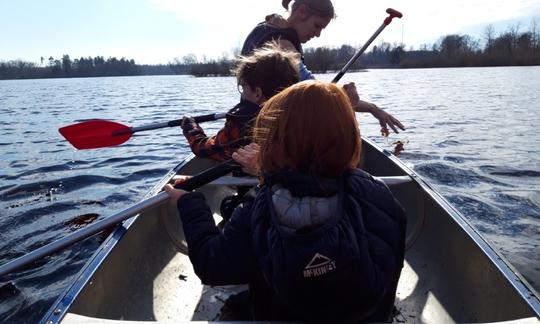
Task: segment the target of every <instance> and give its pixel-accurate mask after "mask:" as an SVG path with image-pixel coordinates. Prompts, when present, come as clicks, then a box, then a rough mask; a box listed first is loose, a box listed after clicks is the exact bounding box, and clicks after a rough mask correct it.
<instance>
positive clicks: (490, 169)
mask: <svg viewBox="0 0 540 324" xmlns="http://www.w3.org/2000/svg"><path fill="white" fill-rule="evenodd" d="M479 169H480V170H482V171H483V172H486V173H488V174H491V175H497V176H505V177H517V178H521V177H540V171H537V170H522V169H516V168H512V167H508V166H504V167H503V166H495V165H482V166H480V167H479Z"/></svg>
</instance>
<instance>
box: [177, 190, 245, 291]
mask: <svg viewBox="0 0 540 324" xmlns="http://www.w3.org/2000/svg"><path fill="white" fill-rule="evenodd" d="M173 190H174V189H173ZM177 207H178V210H179V212H180V216H181V218H182V223H183V227H184V233H185V235H186V241H187V244H188V247H189V258H190V260H191V263H192V264H193V268H194V270H195V273H196V274H197V276H198V277H199V278H200V279H201V281H202V282H203V283H204V284H209V285H226V284H245V283H248V281H249V278H250V274H251V272H252V269H253V266H254V264H255V263H254V257H253V255H252V253H251V244H250V241H251V239H250V236H249V212H250V209H249V208H247V207H243V208H242V207H240V208H237V209H236V210H235V213H234V214H233V216H232V217H231V219H230V221H229V223H227V225H226V226H225V228H224V230H223V232H220V230H219V229H218V228H217V227H216V225H215V223H214V219H213V218H212V212H211V210H210V208H209V207H208V205H207V204H206V202H205V200H204V196H203V195H202V194H201V193H199V192H193V193H186V194H183V195H182V196H181V197H180V199H178V203H177Z"/></svg>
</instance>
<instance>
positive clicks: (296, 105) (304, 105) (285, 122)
mask: <svg viewBox="0 0 540 324" xmlns="http://www.w3.org/2000/svg"><path fill="white" fill-rule="evenodd" d="M253 141H254V142H255V143H257V144H259V145H260V147H261V148H260V153H259V158H258V166H259V168H260V170H261V171H262V172H270V173H272V172H277V171H280V170H283V169H292V170H294V171H298V172H301V173H306V174H311V175H317V176H322V177H336V176H338V175H339V174H341V173H342V172H343V171H345V170H347V169H349V168H354V167H356V166H358V164H359V162H360V154H361V140H360V131H359V129H358V123H357V122H356V117H355V114H354V111H353V109H352V107H351V103H350V101H349V98H348V97H347V95H346V93H345V92H344V91H343V89H342V88H341V87H338V86H337V85H335V84H332V83H326V82H322V81H304V82H300V83H297V84H295V85H293V86H291V87H289V88H287V89H285V90H283V91H282V92H280V93H279V94H277V95H275V96H274V97H272V98H271V99H270V100H268V101H267V102H266V103H265V104H264V106H263V108H262V109H261V111H260V113H259V115H258V117H257V120H256V122H255V127H254V129H253Z"/></svg>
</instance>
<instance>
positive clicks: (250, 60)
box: [233, 42, 300, 104]
mask: <svg viewBox="0 0 540 324" xmlns="http://www.w3.org/2000/svg"><path fill="white" fill-rule="evenodd" d="M299 66H300V55H299V54H298V53H296V52H292V51H289V50H285V49H283V48H282V47H280V45H279V44H278V43H277V42H269V43H267V44H265V46H263V47H261V48H259V49H256V50H255V51H254V52H253V53H252V54H251V55H249V56H241V57H239V58H238V59H237V62H236V67H235V69H234V70H233V73H234V74H236V80H237V82H238V86H239V88H241V89H242V91H241V93H242V99H245V100H249V101H251V102H254V103H258V104H261V103H263V102H264V101H266V99H268V98H270V97H272V96H273V95H275V94H276V93H278V92H280V91H281V90H283V89H285V88H287V87H288V86H290V85H292V84H295V83H297V82H298V81H299V80H300V74H299V71H298V69H299Z"/></svg>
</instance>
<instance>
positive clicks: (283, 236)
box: [251, 170, 405, 322]
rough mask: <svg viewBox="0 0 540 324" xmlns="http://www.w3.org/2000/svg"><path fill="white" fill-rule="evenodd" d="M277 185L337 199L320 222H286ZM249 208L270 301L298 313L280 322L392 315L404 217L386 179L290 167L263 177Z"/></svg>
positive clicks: (301, 193)
mask: <svg viewBox="0 0 540 324" xmlns="http://www.w3.org/2000/svg"><path fill="white" fill-rule="evenodd" d="M276 182H277V183H279V184H280V185H282V186H283V188H287V189H288V190H290V192H291V193H292V197H296V198H302V197H307V196H316V197H319V198H322V199H323V200H324V199H325V198H327V199H328V200H329V203H328V204H329V205H331V206H336V204H335V202H332V201H333V200H334V201H335V200H336V199H337V208H336V210H332V211H331V214H330V215H326V214H327V212H325V210H327V208H326V207H325V206H324V203H323V206H322V207H320V206H319V207H318V210H319V213H323V214H324V215H323V214H321V215H318V216H317V219H319V220H321V219H322V220H324V221H323V222H322V223H321V222H320V221H318V223H317V222H311V223H310V222H309V221H308V224H306V226H300V227H299V226H298V225H294V224H293V225H291V224H287V222H286V221H283V217H284V215H279V214H278V213H281V214H283V210H286V209H287V208H276V205H275V203H276V199H275V193H276V190H275V188H276V187H275V186H274V184H275V183H276ZM273 187H274V190H273V189H272V188H273ZM278 190H279V189H278ZM278 200H279V199H278ZM319 202H320V199H319ZM252 208H253V209H252V215H251V233H252V243H253V247H254V254H255V256H256V258H257V260H258V264H259V266H260V268H261V273H262V277H263V278H264V281H265V282H266V284H267V285H268V286H269V287H270V289H271V290H272V292H273V294H274V295H275V297H274V298H272V300H273V301H272V302H271V304H272V305H274V306H275V305H276V303H278V304H279V305H280V306H279V307H281V308H282V309H285V311H284V312H283V313H285V314H295V315H296V316H297V317H296V316H295V317H294V318H282V320H301V321H317V322H326V321H346V322H350V321H365V320H373V321H385V320H388V317H389V316H390V313H391V310H392V307H393V302H394V297H395V291H396V287H397V282H398V279H399V275H400V272H401V268H402V266H403V259H404V246H405V217H404V212H403V209H402V208H401V206H400V205H399V203H398V202H397V201H396V200H395V199H394V197H393V196H392V194H391V193H390V190H389V189H388V187H386V185H385V184H383V183H382V182H380V181H378V180H375V179H374V178H373V177H371V176H370V175H369V174H367V173H366V172H364V171H361V170H350V171H347V172H346V173H345V174H344V175H343V176H341V177H340V178H339V180H336V181H334V182H332V181H327V180H324V181H323V180H321V179H317V178H312V177H309V176H303V175H300V176H299V175H298V174H295V173H291V172H285V173H283V174H281V175H279V176H278V178H277V179H276V177H268V178H265V185H264V186H262V188H261V190H260V191H259V192H258V194H257V198H256V199H255V201H254V203H253V207H252ZM290 208H291V209H293V208H300V207H299V206H295V205H294V203H292V205H291V206H290ZM279 210H281V211H279ZM321 211H322V212H321ZM325 213H326V214H325ZM291 228H293V229H292V230H291ZM279 307H277V308H279ZM276 312H279V311H276ZM272 315H273V314H272ZM278 316H279V315H278Z"/></svg>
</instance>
